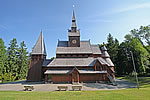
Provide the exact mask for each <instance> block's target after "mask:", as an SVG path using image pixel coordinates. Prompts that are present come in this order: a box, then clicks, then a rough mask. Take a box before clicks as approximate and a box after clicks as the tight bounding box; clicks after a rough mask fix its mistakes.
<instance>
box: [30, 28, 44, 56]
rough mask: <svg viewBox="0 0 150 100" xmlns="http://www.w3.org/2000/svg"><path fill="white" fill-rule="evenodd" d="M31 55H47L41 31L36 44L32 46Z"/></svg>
mask: <svg viewBox="0 0 150 100" xmlns="http://www.w3.org/2000/svg"><path fill="white" fill-rule="evenodd" d="M32 54H33V55H36V54H43V55H45V56H46V55H47V54H46V48H45V43H44V39H43V32H42V30H41V34H40V36H39V38H38V40H37V42H36V44H35V45H34V47H33V49H32Z"/></svg>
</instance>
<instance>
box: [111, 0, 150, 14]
mask: <svg viewBox="0 0 150 100" xmlns="http://www.w3.org/2000/svg"><path fill="white" fill-rule="evenodd" d="M142 8H150V2H148V3H141V4H134V5H130V6H127V7H125V8H120V9H119V8H118V10H113V11H112V12H111V13H112V14H114V13H123V12H128V11H133V10H136V9H142Z"/></svg>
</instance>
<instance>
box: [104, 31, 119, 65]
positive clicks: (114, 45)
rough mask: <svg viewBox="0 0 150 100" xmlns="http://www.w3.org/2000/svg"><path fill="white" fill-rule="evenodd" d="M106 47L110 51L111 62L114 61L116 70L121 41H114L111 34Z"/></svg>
mask: <svg viewBox="0 0 150 100" xmlns="http://www.w3.org/2000/svg"><path fill="white" fill-rule="evenodd" d="M106 46H107V49H108V53H109V55H110V57H111V60H112V61H113V63H114V65H115V68H117V67H118V59H117V54H118V47H119V41H118V40H117V39H115V40H114V38H113V37H112V36H111V34H110V33H109V35H108V38H107V44H106Z"/></svg>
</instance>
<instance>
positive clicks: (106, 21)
mask: <svg viewBox="0 0 150 100" xmlns="http://www.w3.org/2000/svg"><path fill="white" fill-rule="evenodd" d="M80 21H82V22H103V23H111V22H112V20H105V19H87V20H80Z"/></svg>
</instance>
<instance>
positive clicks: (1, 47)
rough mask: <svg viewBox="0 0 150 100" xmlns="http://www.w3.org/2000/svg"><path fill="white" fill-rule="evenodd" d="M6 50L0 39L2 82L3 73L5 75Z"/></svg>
mask: <svg viewBox="0 0 150 100" xmlns="http://www.w3.org/2000/svg"><path fill="white" fill-rule="evenodd" d="M6 59H7V54H6V49H5V45H4V42H3V40H2V38H0V80H2V82H3V80H4V77H3V76H4V73H6Z"/></svg>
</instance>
